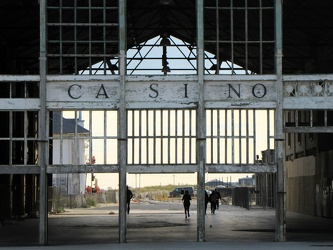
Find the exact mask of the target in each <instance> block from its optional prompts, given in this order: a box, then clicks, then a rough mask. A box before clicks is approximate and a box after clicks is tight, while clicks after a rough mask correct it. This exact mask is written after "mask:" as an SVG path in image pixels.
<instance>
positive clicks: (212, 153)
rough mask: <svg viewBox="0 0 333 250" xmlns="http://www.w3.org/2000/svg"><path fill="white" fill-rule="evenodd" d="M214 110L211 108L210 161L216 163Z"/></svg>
mask: <svg viewBox="0 0 333 250" xmlns="http://www.w3.org/2000/svg"><path fill="white" fill-rule="evenodd" d="M213 121H214V112H213V109H211V110H210V138H211V139H210V162H211V163H214V137H215V135H214V129H213V124H214V122H213Z"/></svg>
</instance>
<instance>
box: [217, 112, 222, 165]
mask: <svg viewBox="0 0 333 250" xmlns="http://www.w3.org/2000/svg"><path fill="white" fill-rule="evenodd" d="M216 112H217V124H216V126H217V138H216V140H217V164H221V154H220V150H221V145H220V139H221V121H220V119H221V117H220V114H221V110H220V109H218V110H216Z"/></svg>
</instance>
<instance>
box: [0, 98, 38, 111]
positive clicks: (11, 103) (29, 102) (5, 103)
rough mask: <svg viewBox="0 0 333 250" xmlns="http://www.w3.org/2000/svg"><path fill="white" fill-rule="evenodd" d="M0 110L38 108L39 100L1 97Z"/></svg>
mask: <svg viewBox="0 0 333 250" xmlns="http://www.w3.org/2000/svg"><path fill="white" fill-rule="evenodd" d="M0 107H1V108H0V109H1V110H39V108H40V100H39V99H37V98H29V99H26V98H1V99H0Z"/></svg>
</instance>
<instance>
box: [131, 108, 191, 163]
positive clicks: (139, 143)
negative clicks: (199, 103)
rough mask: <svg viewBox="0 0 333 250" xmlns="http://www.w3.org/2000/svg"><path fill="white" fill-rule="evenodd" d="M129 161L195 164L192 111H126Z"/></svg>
mask: <svg viewBox="0 0 333 250" xmlns="http://www.w3.org/2000/svg"><path fill="white" fill-rule="evenodd" d="M127 117H128V118H127V119H128V126H127V127H128V132H127V138H128V158H127V162H128V164H150V165H152V164H154V165H155V164H195V163H196V153H195V152H196V122H195V121H196V112H195V110H128V111H127Z"/></svg>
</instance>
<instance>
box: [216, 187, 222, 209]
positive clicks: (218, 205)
mask: <svg viewBox="0 0 333 250" xmlns="http://www.w3.org/2000/svg"><path fill="white" fill-rule="evenodd" d="M215 192H216V195H217V200H216V209H219V207H220V200H221V194H220V192H219V191H218V190H217V188H215Z"/></svg>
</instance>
